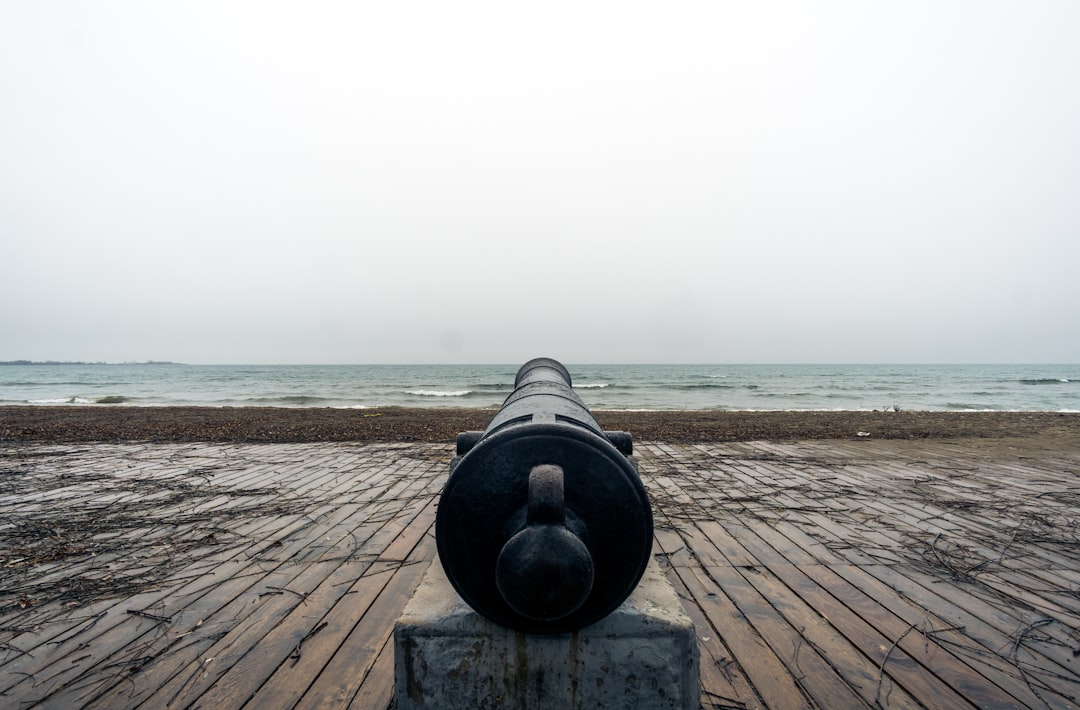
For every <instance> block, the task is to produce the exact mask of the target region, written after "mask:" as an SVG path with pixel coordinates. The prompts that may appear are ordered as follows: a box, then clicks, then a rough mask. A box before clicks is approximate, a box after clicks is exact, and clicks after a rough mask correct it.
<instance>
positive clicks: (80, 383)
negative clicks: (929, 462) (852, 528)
mask: <svg viewBox="0 0 1080 710" xmlns="http://www.w3.org/2000/svg"><path fill="white" fill-rule="evenodd" d="M519 365H520V363H519V364H518V365H181V364H137V365H129V364H125V365H109V364H49V365H26V364H17V365H2V366H0V404H8V405H11V404H27V403H30V404H41V405H65V404H87V405H89V404H93V405H96V406H110V405H116V404H126V405H146V406H168V405H204V406H230V407H244V406H275V407H355V408H372V407H385V406H405V407H447V406H450V407H498V406H499V405H500V404H502V402H503V400H504V399H505V398H506V396H507V395H508V394H509V393H510V391H511V389H512V386H513V381H514V374H515V373H516V371H517V368H518V366H519ZM567 367H568V369H569V370H570V373H571V375H572V377H573V384H574V388H575V390H576V391H577V393H578V395H579V396H580V397H581V398H582V400H584V402H585V403H586V405H588V406H589V407H591V408H593V409H624V410H635V409H637V410H649V409H654V410H679V409H717V410H882V409H900V410H930V411H969V410H1004V411H1008V410H1015V411H1051V412H1061V411H1070V412H1075V411H1080V365H574V364H567Z"/></svg>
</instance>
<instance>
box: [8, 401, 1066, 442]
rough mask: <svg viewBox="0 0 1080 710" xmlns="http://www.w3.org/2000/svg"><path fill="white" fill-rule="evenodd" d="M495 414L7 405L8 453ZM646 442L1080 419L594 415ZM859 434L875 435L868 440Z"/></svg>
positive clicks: (314, 437)
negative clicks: (16, 447)
mask: <svg viewBox="0 0 1080 710" xmlns="http://www.w3.org/2000/svg"><path fill="white" fill-rule="evenodd" d="M495 411H497V410H495V409H472V408H452V407H434V408H406V407H380V408H371V409H334V408H300V407H207V406H182V407H173V406H162V407H138V406H113V405H108V406H101V405H70V406H62V407H61V406H43V405H36V406H35V405H5V406H2V407H0V444H19V443H72V442H121V441H141V442H191V441H207V442H237V443H239V442H251V443H307V442H320V441H357V442H377V441H401V442H407V441H425V442H440V441H444V442H447V443H451V442H453V441H454V440H455V438H456V436H457V434H458V433H459V432H462V431H477V430H483V429H485V428H486V427H487V425H488V422H489V421H490V420H491V418H492V416H494V413H495ZM593 416H594V417H595V418H596V420H597V422H598V423H599V424H600V426H602V427H603V428H604V429H606V430H614V431H628V432H630V433H631V434H632V435H633V437H634V439H635V440H637V441H670V442H681V443H693V442H708V441H753V440H772V441H777V440H798V439H857V438H868V439H875V438H876V439H950V438H960V437H965V438H992V439H1001V438H1017V437H1024V438H1032V437H1039V438H1047V439H1054V440H1057V439H1061V440H1062V441H1065V442H1067V441H1080V413H1074V412H996V411H979V412H964V411H940V412H939V411H900V412H894V411H860V410H841V411H835V410H830V411H725V410H662V411H661V410H654V411H628V410H594V411H593ZM859 432H864V433H865V434H869V436H868V437H860V434H859Z"/></svg>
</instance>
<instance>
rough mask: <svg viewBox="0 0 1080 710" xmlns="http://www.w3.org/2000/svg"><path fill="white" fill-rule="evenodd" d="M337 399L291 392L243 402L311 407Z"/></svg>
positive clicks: (271, 405)
mask: <svg viewBox="0 0 1080 710" xmlns="http://www.w3.org/2000/svg"><path fill="white" fill-rule="evenodd" d="M335 401H337V400H333V399H329V398H327V397H315V396H313V395H308V394H291V395H284V396H281V397H249V398H247V399H245V400H243V403H244V404H245V405H247V406H249V407H258V406H270V407H273V406H281V405H284V406H286V407H311V406H315V405H320V404H329V403H331V402H335Z"/></svg>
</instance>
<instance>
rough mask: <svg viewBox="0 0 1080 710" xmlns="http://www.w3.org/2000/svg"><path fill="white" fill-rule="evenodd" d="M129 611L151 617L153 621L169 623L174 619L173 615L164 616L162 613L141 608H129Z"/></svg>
mask: <svg viewBox="0 0 1080 710" xmlns="http://www.w3.org/2000/svg"><path fill="white" fill-rule="evenodd" d="M127 613H129V614H133V615H135V616H141V617H142V618H144V619H150V620H151V621H158V622H164V623H168V622H170V621H172V617H171V616H162V615H161V614H151V613H150V612H148V611H143V610H141V609H128V610H127Z"/></svg>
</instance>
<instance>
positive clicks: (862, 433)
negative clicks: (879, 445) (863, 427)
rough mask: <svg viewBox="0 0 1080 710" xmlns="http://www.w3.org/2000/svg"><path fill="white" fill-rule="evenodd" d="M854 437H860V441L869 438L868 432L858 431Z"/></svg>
mask: <svg viewBox="0 0 1080 710" xmlns="http://www.w3.org/2000/svg"><path fill="white" fill-rule="evenodd" d="M855 436H857V437H860V438H862V439H865V438H866V437H868V436H870V432H868V431H860V432H857V433H856V434H855Z"/></svg>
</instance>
